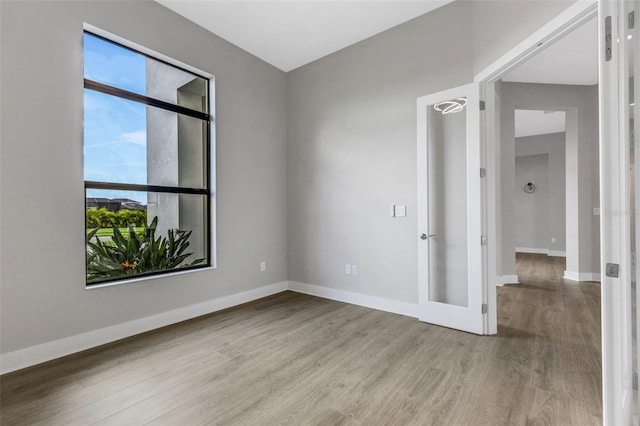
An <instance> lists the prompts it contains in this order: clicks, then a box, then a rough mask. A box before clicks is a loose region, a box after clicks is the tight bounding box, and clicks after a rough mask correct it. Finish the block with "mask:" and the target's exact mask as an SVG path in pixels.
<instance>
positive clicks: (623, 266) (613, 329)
mask: <svg viewBox="0 0 640 426" xmlns="http://www.w3.org/2000/svg"><path fill="white" fill-rule="evenodd" d="M620 3H621V2H617V1H616V2H607V1H606V0H600V2H598V1H597V0H591V1H578V2H576V3H574V4H573V5H572V6H570V7H569V8H568V9H566V10H565V11H564V12H563V13H561V14H560V15H558V16H557V17H556V18H554V19H553V20H551V21H550V22H549V23H548V24H547V25H545V26H544V27H542V28H541V29H539V30H538V31H536V32H535V33H533V34H532V35H531V36H529V37H528V38H527V39H526V40H524V41H523V42H522V43H520V44H519V45H517V46H516V47H514V48H513V49H511V50H510V51H509V52H508V53H506V54H505V55H503V56H502V57H501V58H500V59H498V60H497V61H496V62H494V63H493V64H491V65H490V66H489V67H487V68H486V69H484V70H483V71H481V72H480V73H478V74H477V75H476V77H475V79H474V81H476V82H478V83H480V84H481V96H482V97H483V99H484V100H485V101H486V104H487V111H486V114H485V120H484V132H483V137H484V144H485V147H486V168H487V194H486V197H487V198H486V202H487V234H488V239H489V246H488V251H487V259H488V260H487V262H488V263H487V274H488V285H487V288H486V290H485V291H486V293H485V297H486V299H485V300H486V303H487V304H488V308H489V315H488V316H487V325H486V327H487V328H486V332H487V334H495V333H496V332H497V314H496V312H497V311H496V309H497V300H496V285H495V284H496V282H497V269H496V266H497V256H498V248H499V241H498V232H497V229H498V227H497V219H496V213H497V205H496V200H497V194H498V191H499V188H498V184H499V182H498V173H499V157H498V142H497V141H496V132H497V129H496V112H495V102H496V100H495V90H494V84H495V82H496V81H497V80H499V79H500V77H501V76H502V75H504V74H505V73H506V72H507V71H509V70H510V69H513V68H515V67H517V66H518V65H520V64H522V63H523V62H525V61H526V60H527V59H529V58H530V57H532V56H533V55H534V54H536V53H537V51H538V50H539V49H544V48H545V47H546V45H548V44H550V42H552V41H554V40H557V39H559V38H562V37H564V36H565V35H566V34H568V33H569V32H571V31H573V30H574V29H575V28H576V27H578V26H580V25H582V24H583V23H584V22H586V21H588V20H589V19H591V18H593V17H594V16H597V15H598V14H600V18H599V22H598V26H599V32H600V33H601V34H600V37H602V31H603V28H602V26H603V20H604V16H607V15H612V14H613V15H614V16H616V17H618V18H619V23H620V24H622V22H623V17H621V16H619V15H618V14H617V13H615V12H613V9H614V8H617V7H618V5H619V4H620ZM636 25H637V24H636ZM600 37H599V39H600ZM616 38H617V37H616V36H615V35H614V37H613V39H614V45H615V44H616V43H615V40H616ZM620 39H623V40H622V46H624V43H625V41H624V39H625V37H620ZM600 50H601V49H599V51H600ZM614 50H616V49H614ZM615 55H617V53H616V52H614V56H615ZM615 60H617V59H615ZM622 65H624V64H622ZM622 65H621V66H620V69H618V68H617V67H616V68H615V72H616V73H617V74H616V75H604V76H603V72H604V73H606V72H607V70H605V69H603V67H602V61H600V70H599V71H600V75H601V77H600V79H601V81H606V82H608V83H609V84H608V85H607V87H603V85H602V84H601V85H600V111H601V113H600V115H601V118H600V120H601V123H600V124H601V125H600V146H601V152H603V149H602V146H603V145H602V144H603V141H608V143H609V144H610V145H608V146H607V149H606V150H604V151H606V152H608V155H607V156H603V155H602V154H601V158H600V197H601V203H602V204H601V208H602V209H606V208H607V207H611V206H615V208H616V211H617V213H618V219H617V220H611V215H609V216H608V215H607V212H606V211H604V214H602V215H601V216H600V220H601V233H602V238H601V270H602V271H603V274H602V284H601V286H602V287H601V288H602V291H601V294H602V302H601V303H602V364H603V371H602V373H603V422H604V424H606V425H608V424H616V425H618V424H620V425H624V424H630V421H631V420H630V417H629V413H630V409H629V406H630V404H631V403H632V401H631V397H630V395H629V393H628V392H625V391H624V389H629V387H630V386H629V383H625V380H628V379H626V378H625V377H627V376H626V375H625V374H626V372H625V371H623V370H624V369H625V368H626V367H624V366H623V364H625V363H626V362H627V358H626V357H628V354H627V353H626V352H627V347H628V346H629V345H627V344H625V342H624V340H625V339H626V337H624V336H623V334H625V333H626V331H625V330H624V328H625V327H626V326H627V325H628V324H627V325H625V319H624V318H623V316H625V315H626V313H625V300H624V299H625V294H623V293H624V290H623V289H622V288H621V287H623V286H622V285H621V284H623V283H624V281H623V280H624V279H626V278H625V275H626V274H628V273H629V270H628V269H629V259H628V257H629V256H628V253H629V250H627V249H628V247H626V245H627V244H626V243H625V237H626V236H628V231H629V228H628V220H623V217H622V216H624V215H622V214H621V212H626V211H628V210H627V208H628V207H629V206H628V205H627V204H628V194H626V179H627V171H626V170H627V169H626V166H627V165H628V161H627V160H628V159H627V158H626V157H627V156H628V154H627V155H625V154H624V153H623V152H622V150H624V143H625V139H624V138H623V137H622V135H623V133H622V132H624V127H623V126H622V125H619V122H620V121H622V120H619V116H618V114H619V111H620V109H621V108H622V106H623V104H622V102H624V100H623V99H620V98H619V97H618V91H619V87H620V86H619V79H623V78H625V76H624V72H625V70H624V66H622ZM636 72H637V70H636ZM608 73H609V74H611V73H612V71H608ZM616 142H617V143H616ZM611 144H613V145H615V147H614V148H613V149H612V148H611ZM605 196H607V197H609V198H605ZM625 200H626V201H625ZM625 232H626V234H625ZM607 261H609V262H613V263H619V264H620V272H621V277H620V278H607V277H606V274H605V273H604V271H605V263H606V262H607Z"/></svg>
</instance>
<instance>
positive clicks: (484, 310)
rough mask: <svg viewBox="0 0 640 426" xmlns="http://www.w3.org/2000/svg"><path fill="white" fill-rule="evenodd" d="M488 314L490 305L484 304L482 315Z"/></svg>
mask: <svg viewBox="0 0 640 426" xmlns="http://www.w3.org/2000/svg"><path fill="white" fill-rule="evenodd" d="M487 312H489V305H487V304H486V303H483V304H482V313H483V314H486V313H487Z"/></svg>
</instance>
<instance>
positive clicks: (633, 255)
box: [631, 251, 636, 269]
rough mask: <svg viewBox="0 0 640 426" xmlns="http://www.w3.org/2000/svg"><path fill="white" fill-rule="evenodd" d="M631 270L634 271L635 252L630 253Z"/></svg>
mask: <svg viewBox="0 0 640 426" xmlns="http://www.w3.org/2000/svg"><path fill="white" fill-rule="evenodd" d="M631 269H636V252H635V251H632V252H631Z"/></svg>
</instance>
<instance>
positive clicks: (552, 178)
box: [514, 132, 566, 254]
mask: <svg viewBox="0 0 640 426" xmlns="http://www.w3.org/2000/svg"><path fill="white" fill-rule="evenodd" d="M564 140H565V134H564V132H563V133H551V134H546V135H535V136H527V137H520V138H516V142H515V155H516V162H515V177H516V178H515V198H514V199H515V205H516V206H517V208H516V209H515V224H516V241H515V244H516V247H527V248H536V249H544V250H549V252H550V253H551V254H560V253H562V252H564V251H565V249H566V247H565V235H566V228H565V220H566V218H565V216H566V214H565V211H566V209H565V142H564ZM530 181H533V183H535V184H536V185H538V191H537V192H536V193H534V194H526V193H525V192H524V190H523V186H524V185H525V184H527V183H528V182H530ZM534 211H535V212H537V213H536V214H533V212H534ZM552 238H555V239H556V241H555V242H551V239H552Z"/></svg>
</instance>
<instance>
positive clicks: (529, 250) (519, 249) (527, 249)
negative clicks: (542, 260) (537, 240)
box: [516, 247, 549, 256]
mask: <svg viewBox="0 0 640 426" xmlns="http://www.w3.org/2000/svg"><path fill="white" fill-rule="evenodd" d="M516 253H532V254H546V255H547V256H548V255H549V249H542V248H531V247H516Z"/></svg>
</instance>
